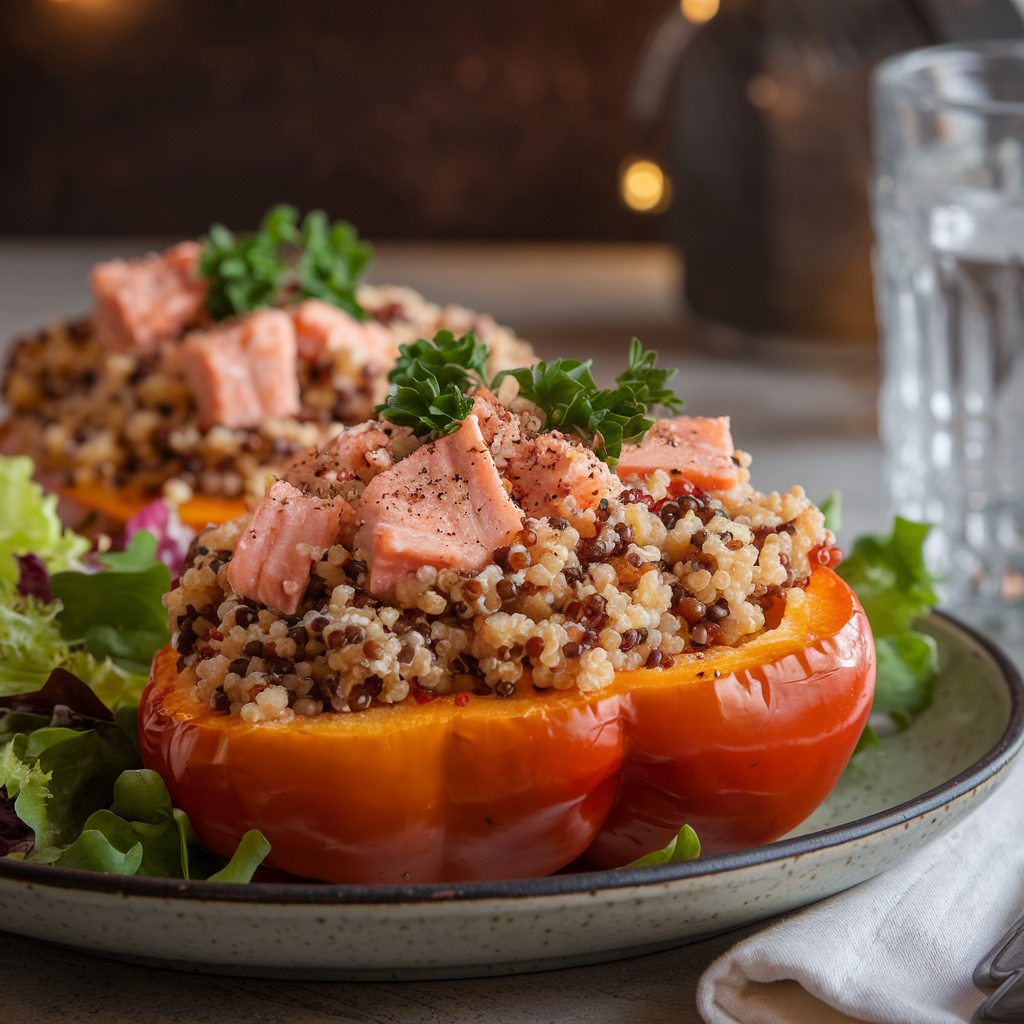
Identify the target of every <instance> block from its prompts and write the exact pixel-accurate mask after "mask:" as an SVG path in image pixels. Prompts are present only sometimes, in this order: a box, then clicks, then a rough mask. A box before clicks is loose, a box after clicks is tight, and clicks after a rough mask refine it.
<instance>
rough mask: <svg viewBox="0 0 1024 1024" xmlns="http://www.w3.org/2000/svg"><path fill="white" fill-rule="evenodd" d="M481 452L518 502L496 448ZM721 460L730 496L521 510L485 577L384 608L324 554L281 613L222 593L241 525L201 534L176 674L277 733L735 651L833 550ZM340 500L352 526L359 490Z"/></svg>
mask: <svg viewBox="0 0 1024 1024" xmlns="http://www.w3.org/2000/svg"><path fill="white" fill-rule="evenodd" d="M512 415H513V417H514V418H515V420H516V421H517V424H516V426H517V428H518V431H519V433H517V436H518V437H521V438H522V439H523V440H524V441H526V442H529V440H530V439H531V438H534V437H536V426H537V418H536V416H535V415H533V414H532V413H531V412H530V411H529V410H521V411H520V412H519V413H513V414H512ZM662 422H671V421H662ZM546 436H551V435H546ZM517 443H519V442H517ZM490 448H491V455H492V456H493V458H494V462H495V465H496V466H497V467H498V469H499V472H501V474H502V477H503V481H504V483H505V489H506V491H508V492H509V494H510V497H511V499H512V500H517V494H518V492H517V490H516V486H518V484H516V486H513V484H512V483H511V480H512V477H513V474H512V471H511V468H510V465H506V461H505V455H506V454H507V452H508V442H507V435H505V436H500V437H496V438H495V439H494V440H493V441H492V442H491V445H490ZM732 461H733V463H734V464H735V467H736V472H737V481H738V482H737V483H736V484H735V485H734V486H732V487H730V488H729V489H728V490H721V491H710V490H704V489H702V488H701V487H699V486H695V485H693V484H691V483H688V482H687V481H685V480H683V479H680V478H679V477H678V476H677V475H674V471H673V472H669V471H666V470H663V469H658V470H655V471H654V472H651V473H648V474H646V475H642V476H636V477H633V478H629V479H626V480H625V481H624V482H623V486H622V487H619V486H618V485H617V486H616V487H615V491H617V492H618V494H617V496H615V495H614V494H613V495H612V496H609V497H605V498H602V499H601V500H600V502H598V503H597V504H596V505H595V507H592V508H586V507H582V506H581V504H580V503H578V502H577V501H576V500H575V498H574V496H573V495H572V494H569V495H567V496H564V497H563V498H561V499H559V501H558V503H557V508H556V509H555V511H556V512H557V513H558V514H553V515H543V516H539V515H532V514H529V512H528V511H527V510H525V509H520V511H521V512H522V520H521V528H520V529H519V530H518V532H517V533H516V534H515V535H514V536H513V537H512V538H511V539H510V543H508V544H506V545H503V546H501V547H500V548H498V549H497V550H495V551H494V552H493V556H492V557H491V559H490V561H489V563H488V564H486V565H485V566H484V567H483V568H480V569H478V570H475V571H472V572H470V571H466V570H460V569H452V568H440V569H438V568H434V567H432V566H429V565H423V566H420V567H419V568H418V569H416V570H415V571H412V572H410V573H408V574H407V575H405V576H404V577H403V578H401V579H400V581H399V582H398V583H397V585H396V586H395V587H394V591H393V593H391V594H389V595H388V596H386V597H382V596H379V595H378V596H375V595H374V594H373V593H372V592H371V573H372V565H371V562H372V552H370V551H369V550H367V549H366V548H365V547H362V546H360V544H359V542H358V540H356V541H351V540H350V543H349V544H347V545H346V544H343V543H335V544H333V545H331V546H329V547H328V548H327V549H326V550H323V551H322V553H321V554H320V555H319V558H318V560H316V561H315V563H314V564H313V565H312V569H311V573H310V576H309V580H308V584H307V585H306V587H305V591H304V593H303V594H302V597H301V601H300V602H299V604H298V607H297V609H296V610H295V612H294V614H290V615H286V614H283V613H281V612H279V611H275V610H273V609H272V608H269V607H267V606H266V605H265V603H261V602H260V601H257V600H254V599H253V598H252V597H244V596H242V595H240V594H238V593H236V592H235V591H234V590H233V589H232V587H231V583H230V581H229V570H230V566H231V562H232V559H233V558H234V557H235V552H236V549H237V548H238V545H239V542H240V539H241V538H242V535H243V533H244V532H245V530H246V529H247V528H248V524H249V519H248V518H243V519H240V520H236V521H234V522H231V523H227V524H224V525H222V526H219V527H216V528H213V529H210V530H207V531H206V532H205V533H203V534H201V535H200V536H199V537H198V538H197V541H196V544H195V545H194V550H193V551H192V552H191V553H190V558H189V559H188V560H187V562H186V566H187V567H186V569H185V571H184V573H183V575H182V578H181V585H180V586H179V587H178V588H177V589H175V590H173V591H172V592H171V593H170V594H168V595H167V597H166V598H165V605H166V607H167V609H168V612H169V615H170V628H171V630H172V633H173V640H172V643H173V646H174V649H175V650H176V651H177V652H178V655H179V660H178V669H179V672H180V673H182V675H183V680H184V681H186V682H187V683H189V684H191V685H193V686H194V687H195V693H196V696H197V698H198V699H199V700H200V701H202V702H203V703H207V704H209V705H210V706H211V707H213V708H215V709H217V710H220V711H222V712H225V713H230V714H237V715H239V716H241V718H242V719H244V720H245V721H248V722H262V721H278V722H288V721H291V720H293V719H294V718H295V717H296V716H304V717H309V716H314V715H319V714H325V713H338V712H342V713H345V712H357V711H364V710H367V709H368V708H370V707H372V706H374V705H379V704H394V703H397V702H400V701H405V700H407V699H415V700H418V701H420V702H425V701H429V700H433V699H434V698H436V697H439V696H442V695H446V694H454V695H455V701H456V703H459V704H465V703H467V702H468V701H469V700H470V699H477V698H494V697H499V698H500V697H507V696H510V695H512V694H513V693H515V692H516V690H517V688H520V689H522V688H523V687H529V686H531V685H532V687H534V688H536V689H537V690H546V689H549V688H554V689H561V690H566V689H571V688H573V687H576V688H577V689H578V690H580V691H581V692H585V693H586V692H595V691H600V690H601V689H602V688H604V687H606V686H608V685H609V684H610V683H611V682H612V680H613V679H614V677H615V674H616V673H617V672H623V671H629V670H633V669H639V668H643V667H649V668H658V667H660V668H670V667H672V666H673V665H674V664H675V662H676V660H677V659H678V658H679V657H680V656H682V655H688V654H699V652H702V651H706V650H708V649H709V648H712V647H715V646H719V645H725V646H736V645H738V644H741V643H743V642H744V641H746V640H749V639H750V638H752V637H754V636H756V635H757V634H759V633H760V632H762V631H764V630H765V629H771V628H773V627H774V626H776V625H777V624H778V622H779V621H780V619H781V617H782V613H783V611H784V608H785V605H786V602H787V601H794V602H795V601H802V600H803V598H804V594H803V589H802V588H804V587H805V586H806V584H807V582H808V580H809V578H810V574H811V571H812V569H813V568H814V567H816V566H817V565H822V564H824V565H827V564H830V560H832V557H833V552H832V549H833V545H834V542H835V538H834V537H833V535H832V534H831V532H829V531H828V530H827V529H826V528H825V526H824V518H823V516H822V513H821V512H820V511H819V510H818V509H817V508H816V507H815V506H814V505H813V504H812V503H811V502H810V501H809V500H808V498H807V497H806V495H805V493H804V491H803V489H802V488H800V487H793V488H792V489H791V490H790V491H788V492H787V493H784V494H779V493H774V492H773V493H771V494H763V493H760V492H758V491H756V490H754V488H753V487H752V486H751V485H750V483H749V471H748V468H749V465H750V457H749V455H747V454H746V453H744V452H740V451H738V450H737V451H735V452H733V453H732ZM399 465H401V463H400V462H399ZM592 475H593V474H592ZM286 476H287V474H286ZM340 476H345V474H340ZM612 479H614V478H612ZM338 486H339V487H344V488H345V494H346V495H347V497H348V498H349V499H351V500H352V502H353V504H354V505H355V506H356V511H357V512H358V510H359V509H358V502H359V497H360V493H361V489H362V488H363V487H365V484H364V483H363V482H361V481H359V480H353V479H351V478H349V479H347V480H345V482H344V483H343V484H340V485H338ZM307 490H308V489H307ZM517 507H518V506H517Z"/></svg>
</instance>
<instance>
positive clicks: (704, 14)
mask: <svg viewBox="0 0 1024 1024" xmlns="http://www.w3.org/2000/svg"><path fill="white" fill-rule="evenodd" d="M719 2H720V0H681V3H680V5H679V6H680V7H681V8H682V10H683V16H684V17H686V18H687V19H688V20H689V21H692V22H694V23H695V24H697V25H700V24H702V23H703V22H705V21H710V20H711V19H712V18H713V17H714V16H715V15H716V14H717V13H718V5H719Z"/></svg>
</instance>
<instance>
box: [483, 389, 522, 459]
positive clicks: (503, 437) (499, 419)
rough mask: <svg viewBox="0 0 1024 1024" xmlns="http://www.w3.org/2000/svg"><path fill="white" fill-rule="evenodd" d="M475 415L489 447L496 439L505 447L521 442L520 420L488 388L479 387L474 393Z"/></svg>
mask: <svg viewBox="0 0 1024 1024" xmlns="http://www.w3.org/2000/svg"><path fill="white" fill-rule="evenodd" d="M473 415H474V416H476V418H477V421H478V422H479V424H480V433H481V434H483V436H484V440H485V441H486V442H487V443H488V444H489V445H491V444H493V443H494V441H495V439H496V438H497V439H499V440H500V441H501V443H502V444H503V445H504V444H510V443H513V442H515V441H518V440H519V438H520V426H519V418H518V417H516V416H513V415H512V413H510V412H509V411H508V409H506V408H505V406H503V405H502V404H501V402H499V401H498V399H497V398H496V397H495V396H494V394H493V392H491V391H490V390H489V389H488V388H485V387H478V388H477V389H476V390H475V391H474V392H473Z"/></svg>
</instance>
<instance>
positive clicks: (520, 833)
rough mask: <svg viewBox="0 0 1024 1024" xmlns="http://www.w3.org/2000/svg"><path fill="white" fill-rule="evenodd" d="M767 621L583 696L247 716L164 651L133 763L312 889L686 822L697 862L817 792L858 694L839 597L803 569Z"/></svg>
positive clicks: (775, 829)
mask: <svg viewBox="0 0 1024 1024" xmlns="http://www.w3.org/2000/svg"><path fill="white" fill-rule="evenodd" d="M802 593H803V595H804V597H803V600H802V601H800V600H799V599H794V598H793V597H791V598H790V599H789V601H788V602H787V607H786V610H785V613H784V615H783V617H782V621H781V623H780V625H779V626H778V627H777V628H775V629H772V630H767V631H765V632H763V633H761V634H759V635H758V636H756V637H754V638H753V639H751V640H749V641H747V642H746V643H744V644H742V645H740V646H739V647H735V648H726V647H715V648H710V649H708V650H707V651H706V652H705V653H703V654H698V653H689V654H686V655H684V656H682V657H680V658H679V659H678V661H677V663H676V665H675V666H674V667H672V668H671V669H668V670H663V669H641V670H639V671H635V672H622V673H619V674H618V676H617V677H616V678H615V680H614V682H613V683H612V684H611V685H610V686H608V687H606V688H605V689H603V690H600V691H598V692H597V693H589V694H588V693H580V692H578V691H577V690H566V691H558V690H544V691H536V690H534V688H533V686H532V685H531V684H530V682H529V680H528V679H525V680H523V681H521V682H520V683H519V685H518V686H517V689H516V692H515V694H513V695H512V696H511V697H507V698H503V697H497V696H484V697H479V696H472V697H470V699H469V700H468V701H464V700H457V699H456V697H455V696H447V697H439V698H437V699H436V700H432V701H430V702H427V703H422V704H421V703H418V702H417V701H416V700H415V699H413V698H412V697H409V698H408V699H407V700H406V701H404V702H403V703H401V704H398V705H395V706H393V707H375V708H372V709H371V710H369V711H365V712H361V713H347V714H334V713H327V714H321V715H318V716H316V717H313V718H309V719H305V720H301V719H297V720H294V721H292V722H290V723H287V724H280V723H263V724H259V725H250V724H247V723H245V722H244V721H242V719H241V718H239V717H238V716H237V715H228V714H224V713H222V712H217V711H214V710H213V709H211V708H209V707H206V706H203V705H201V704H199V703H198V702H197V700H196V699H195V697H194V687H193V685H192V680H191V676H190V674H189V675H185V674H183V675H181V676H179V675H178V674H177V671H176V660H177V655H176V654H175V653H174V651H172V650H171V649H170V648H165V649H164V650H163V651H162V652H161V653H160V654H158V655H157V658H156V660H155V662H154V665H153V674H152V677H151V679H150V682H149V685H148V686H147V688H146V691H145V693H144V694H143V698H142V705H141V707H140V708H139V733H140V738H141V743H142V754H143V761H144V763H145V765H146V767H147V768H153V769H155V770H156V771H158V772H159V773H160V774H161V775H162V776H163V778H164V780H165V781H166V783H167V786H168V789H169V790H170V792H171V796H172V798H173V800H174V803H175V806H176V807H180V808H181V809H182V810H184V811H185V812H186V813H187V814H188V816H189V818H190V819H191V821H192V823H193V825H194V826H195V829H196V831H197V832H198V833H199V836H200V837H201V839H202V840H203V842H204V843H206V845H207V846H208V847H209V848H210V849H211V850H214V851H215V852H217V853H219V854H221V855H225V856H226V855H227V854H229V853H230V852H231V851H232V850H234V849H235V847H236V846H237V844H238V841H239V839H240V838H241V837H242V835H243V834H244V833H245V832H246V831H247V830H249V829H251V828H258V829H260V830H261V831H262V832H263V833H264V835H266V837H267V839H268V840H269V841H270V843H271V847H272V849H271V852H270V855H269V857H268V860H267V864H268V865H269V866H272V867H275V868H278V869H281V870H283V871H287V872H290V873H292V874H295V875H300V876H303V877H306V878H317V879H324V880H326V881H332V882H353V883H389V884H402V883H404V882H456V881H465V880H473V879H480V880H483V879H501V878H524V877H530V876H537V875H545V874H550V873H551V872H553V871H557V870H558V869H559V868H562V867H564V866H566V865H567V864H569V863H571V862H572V861H574V860H576V859H577V858H578V857H581V856H582V857H584V858H585V859H586V861H588V862H589V863H590V864H592V865H593V866H595V867H600V868H610V867H617V866H620V865H623V864H627V863H629V862H630V861H632V860H634V859H636V858H637V857H639V856H640V855H642V854H645V853H648V852H650V851H651V850H654V849H657V848H658V847H661V846H664V845H665V843H667V842H668V841H669V840H670V839H671V838H672V836H673V835H675V834H676V833H677V832H678V830H679V828H680V827H681V826H682V825H683V824H684V823H688V824H690V825H692V826H693V828H694V829H696V831H697V835H698V836H699V837H700V841H701V845H702V847H703V849H704V851H705V852H706V853H718V852H722V851H726V850H736V849H742V848H745V847H751V846H757V845H760V844H762V843H768V842H771V841H772V840H774V839H777V838H778V837H779V836H781V835H784V834H785V833H786V832H788V831H789V830H790V829H792V828H794V827H795V826H796V825H798V824H799V823H800V822H801V821H802V820H803V819H804V818H806V817H807V816H808V815H809V814H810V813H811V812H812V811H813V810H814V809H815V808H816V807H817V806H818V805H819V804H820V803H821V802H822V801H823V800H824V799H825V797H826V796H828V794H829V793H830V792H831V790H832V788H833V786H834V785H835V783H836V781H837V779H838V778H839V775H840V773H841V772H842V770H843V768H844V767H845V766H846V763H847V761H848V760H849V758H850V755H851V754H852V752H853V750H854V747H855V746H856V744H857V740H858V738H859V737H860V734H861V731H862V729H863V727H864V723H865V721H866V720H867V716H868V712H869V710H870V707H871V698H872V693H873V689H874V675H875V659H874V644H873V642H872V638H871V633H870V630H869V628H868V624H867V619H866V617H865V615H864V612H863V610H862V609H861V607H860V604H859V603H858V601H857V598H856V597H855V596H854V594H853V592H852V591H851V590H850V589H849V587H848V586H847V585H846V584H845V583H844V582H843V581H842V580H841V579H840V578H839V577H838V576H836V575H835V573H833V572H832V571H831V570H830V569H827V568H820V569H816V570H815V571H814V573H813V574H812V577H811V581H810V584H809V586H808V587H807V589H806V590H805V591H803V592H802Z"/></svg>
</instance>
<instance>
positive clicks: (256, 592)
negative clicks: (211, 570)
mask: <svg viewBox="0 0 1024 1024" xmlns="http://www.w3.org/2000/svg"><path fill="white" fill-rule="evenodd" d="M354 516H355V513H354V512H353V510H352V506H351V505H349V503H348V502H347V501H345V499H344V498H319V497H316V496H314V495H310V494H303V493H302V491H300V490H298V488H296V487H292V485H291V484H289V483H287V482H285V481H284V480H277V481H275V482H274V485H273V486H272V487H271V488H270V490H269V491H267V493H266V495H265V496H264V498H263V500H262V501H261V502H260V504H259V506H258V507H257V509H256V511H255V513H254V514H253V517H252V519H251V521H250V522H249V525H248V526H247V527H246V528H245V530H244V531H243V533H242V536H241V538H240V539H239V541H238V547H237V548H236V549H235V553H234V556H233V557H232V559H231V561H230V563H229V564H228V582H229V583H230V584H231V588H232V589H233V590H234V592H235V593H236V594H238V595H240V596H241V597H249V598H252V600H254V601H259V602H260V603H261V604H264V605H266V606H267V607H268V608H272V609H273V610H274V611H278V612H283V613H284V614H285V615H294V614H295V612H296V611H297V610H298V607H299V605H300V604H301V603H302V597H303V595H304V594H305V592H306V587H307V586H308V585H309V578H310V570H311V569H312V567H313V565H314V563H316V562H318V561H319V560H320V557H321V556H322V555H323V553H324V552H325V551H326V550H327V549H328V548H329V547H330V546H331V545H332V544H334V543H335V542H336V541H337V538H338V535H339V533H340V532H341V530H342V527H343V525H344V523H345V521H346V520H351V519H352V518H353V517H354Z"/></svg>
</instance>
